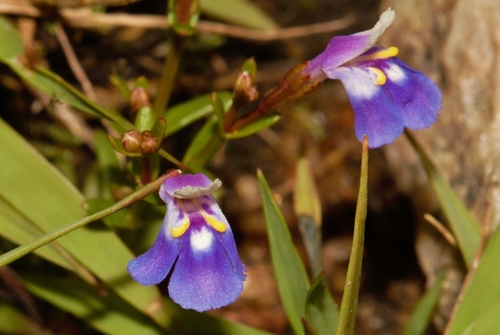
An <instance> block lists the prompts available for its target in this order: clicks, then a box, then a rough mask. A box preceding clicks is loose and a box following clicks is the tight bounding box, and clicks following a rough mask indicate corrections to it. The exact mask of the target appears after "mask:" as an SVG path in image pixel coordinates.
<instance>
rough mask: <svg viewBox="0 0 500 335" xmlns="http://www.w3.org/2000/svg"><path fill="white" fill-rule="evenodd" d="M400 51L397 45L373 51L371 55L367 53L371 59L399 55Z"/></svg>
mask: <svg viewBox="0 0 500 335" xmlns="http://www.w3.org/2000/svg"><path fill="white" fill-rule="evenodd" d="M398 53H399V49H398V48H396V47H390V48H388V49H385V50H380V51H377V52H375V53H372V54H370V55H367V56H368V57H370V58H371V59H384V58H391V57H395V56H397V55H398Z"/></svg>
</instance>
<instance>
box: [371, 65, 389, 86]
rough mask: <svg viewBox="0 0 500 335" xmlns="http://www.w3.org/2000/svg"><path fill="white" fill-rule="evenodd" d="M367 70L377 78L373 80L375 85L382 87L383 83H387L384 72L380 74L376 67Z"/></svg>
mask: <svg viewBox="0 0 500 335" xmlns="http://www.w3.org/2000/svg"><path fill="white" fill-rule="evenodd" d="M367 69H368V70H370V71H372V72H373V73H375V75H376V76H377V77H376V78H375V80H374V82H375V84H376V85H380V86H382V85H384V84H385V82H386V81H387V77H386V76H385V74H384V72H382V71H381V70H380V69H377V68H376V67H367Z"/></svg>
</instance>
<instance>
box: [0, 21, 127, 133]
mask: <svg viewBox="0 0 500 335" xmlns="http://www.w3.org/2000/svg"><path fill="white" fill-rule="evenodd" d="M0 41H2V43H0V61H1V62H3V63H5V64H7V65H8V66H9V67H10V68H11V69H12V70H13V71H14V72H16V73H17V74H18V75H19V76H20V77H21V78H22V79H23V80H24V81H26V82H27V83H28V84H30V85H32V86H34V87H36V88H37V89H39V90H40V91H42V92H45V93H47V94H48V95H50V96H52V97H55V98H57V99H59V100H61V101H63V102H66V103H68V104H69V105H71V106H73V107H74V108H76V109H78V110H81V111H83V112H86V113H89V114H91V115H95V116H99V117H104V118H107V119H108V120H110V121H112V122H114V123H115V124H116V125H118V126H119V127H120V128H121V129H118V130H119V131H120V132H123V131H124V130H128V129H133V125H132V124H131V123H130V122H129V121H128V120H126V119H125V118H123V117H122V116H121V115H120V114H118V113H117V112H116V111H112V110H108V109H105V108H103V107H101V106H99V105H98V104H96V103H95V102H93V101H91V100H90V99H88V98H87V97H86V96H85V95H84V94H83V93H82V92H80V91H78V90H77V89H76V88H74V87H73V86H71V85H70V84H68V83H67V82H66V81H65V80H64V79H62V78H61V77H59V76H58V75H56V74H55V73H53V72H51V71H50V70H47V69H44V68H42V67H38V66H35V67H33V68H28V67H26V66H25V65H23V64H22V63H21V62H20V60H19V59H18V56H19V55H20V54H21V53H22V51H23V49H22V45H23V43H22V39H21V36H20V35H19V33H18V32H17V31H16V29H15V28H14V26H13V25H12V24H11V23H10V22H9V21H7V20H6V19H5V18H4V17H2V16H0Z"/></svg>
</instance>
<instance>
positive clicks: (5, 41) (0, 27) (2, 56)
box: [0, 16, 23, 61]
mask: <svg viewBox="0 0 500 335" xmlns="http://www.w3.org/2000/svg"><path fill="white" fill-rule="evenodd" d="M0 41H2V43H0V60H2V61H8V60H10V59H14V58H16V57H18V56H19V55H20V54H21V53H22V52H23V40H22V39H21V35H20V34H19V32H18V31H17V30H16V29H15V28H14V26H12V24H11V23H10V22H9V21H8V20H7V19H6V18H5V17H3V16H0Z"/></svg>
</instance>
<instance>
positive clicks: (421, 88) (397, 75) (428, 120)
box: [380, 58, 442, 130]
mask: <svg viewBox="0 0 500 335" xmlns="http://www.w3.org/2000/svg"><path fill="white" fill-rule="evenodd" d="M384 63H385V64H384V65H382V66H381V67H380V69H381V70H382V71H383V72H384V73H385V75H386V77H387V82H386V84H385V85H384V86H385V88H386V89H387V91H388V92H389V93H390V96H391V98H392V100H393V101H394V104H395V105H397V106H398V107H399V108H400V110H401V115H402V116H403V124H404V126H405V127H407V128H409V129H415V130H416V129H423V128H428V127H430V126H431V125H432V124H433V123H434V122H436V119H437V116H438V113H439V111H440V110H441V98H442V96H441V92H440V90H439V88H438V87H437V86H436V84H434V82H433V81H432V80H430V79H429V78H428V77H427V76H425V75H424V74H423V73H421V72H419V71H416V70H414V69H412V68H410V67H409V66H408V65H406V64H405V63H403V62H402V61H401V60H400V59H398V58H389V59H387V60H385V62H384Z"/></svg>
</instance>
